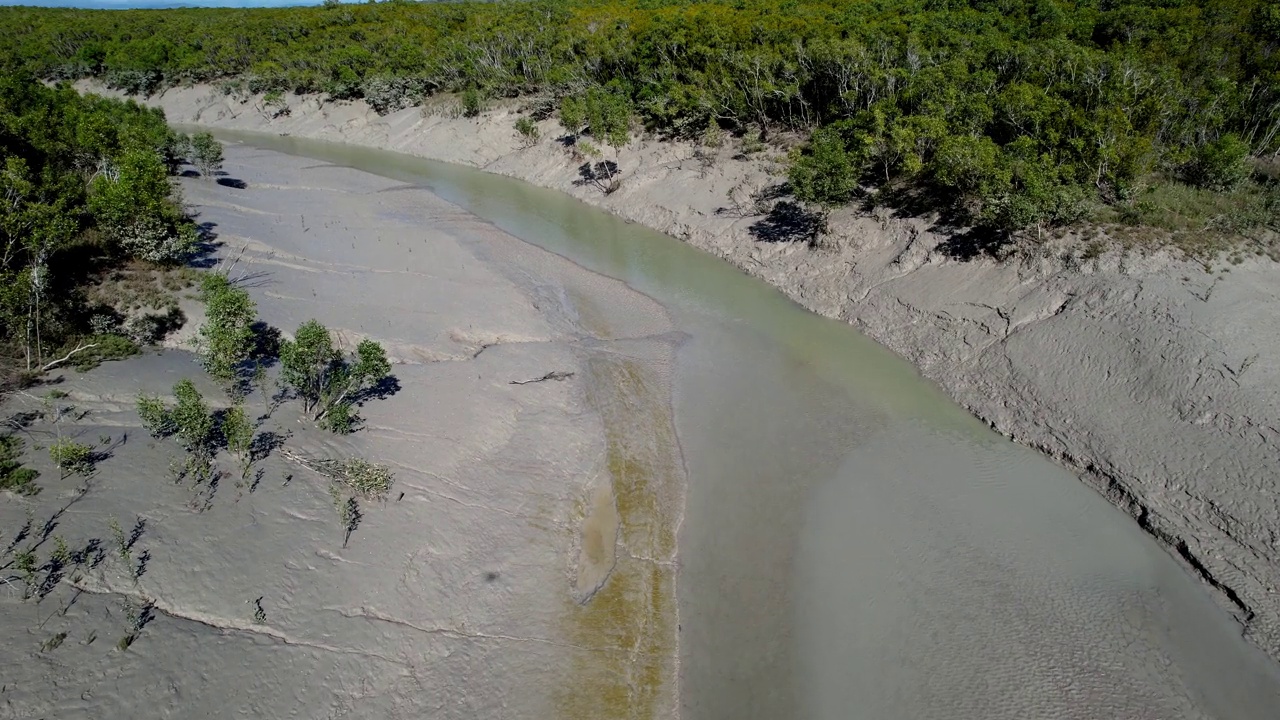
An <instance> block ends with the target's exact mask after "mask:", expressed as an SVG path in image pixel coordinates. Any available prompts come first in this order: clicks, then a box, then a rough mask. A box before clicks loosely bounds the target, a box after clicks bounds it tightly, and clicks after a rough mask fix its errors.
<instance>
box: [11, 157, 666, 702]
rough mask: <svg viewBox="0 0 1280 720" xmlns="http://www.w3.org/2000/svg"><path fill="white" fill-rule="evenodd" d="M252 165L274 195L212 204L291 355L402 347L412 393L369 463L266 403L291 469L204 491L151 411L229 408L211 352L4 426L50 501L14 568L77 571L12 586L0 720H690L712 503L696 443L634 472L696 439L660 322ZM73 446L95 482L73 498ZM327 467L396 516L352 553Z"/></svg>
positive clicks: (176, 355) (80, 393)
mask: <svg viewBox="0 0 1280 720" xmlns="http://www.w3.org/2000/svg"><path fill="white" fill-rule="evenodd" d="M226 165H227V170H228V171H229V172H231V173H233V176H234V177H236V178H247V179H248V180H249V181H250V182H252V184H253V191H252V192H238V191H236V190H235V189H233V188H229V187H226V186H224V185H219V184H217V183H213V182H207V181H205V180H201V179H190V180H184V190H185V195H186V198H187V200H188V201H190V202H192V203H193V204H194V205H195V206H197V207H198V208H199V213H200V214H199V221H200V222H201V223H202V225H203V227H204V229H205V230H206V232H208V233H209V234H210V235H216V243H217V244H218V247H217V249H216V253H217V255H216V257H215V258H213V259H220V260H230V259H232V258H234V259H235V263H234V267H233V270H232V272H231V276H232V278H233V279H234V280H235V281H236V282H238V283H239V284H240V285H241V286H242V287H245V288H246V289H247V290H248V291H249V293H250V295H251V296H252V297H253V299H254V300H255V301H256V303H257V305H258V315H259V317H261V319H262V320H264V321H265V322H267V323H268V324H269V325H272V326H274V327H277V328H281V329H283V330H284V331H285V332H286V333H287V332H291V331H292V330H293V328H296V327H297V326H298V324H299V323H301V322H303V321H305V320H307V319H309V318H317V319H319V320H321V321H322V322H323V323H325V324H326V325H327V326H328V327H329V328H330V329H331V330H332V331H333V332H334V333H335V334H336V335H337V336H338V338H339V339H340V340H341V341H343V342H344V343H345V344H348V345H350V344H351V343H353V342H355V341H357V340H358V339H360V338H365V337H370V338H374V339H376V340H378V341H379V342H381V343H382V344H383V345H384V346H385V347H386V348H387V350H388V354H389V356H390V357H391V360H392V374H393V375H394V377H395V379H396V383H395V384H394V386H393V387H392V388H391V390H390V391H389V393H390V394H389V396H388V397H383V398H379V399H374V400H370V401H369V402H367V403H365V404H363V406H362V407H361V409H360V410H359V412H360V414H361V415H362V416H363V419H364V425H363V428H362V429H361V430H360V431H359V432H357V433H354V434H351V435H345V436H340V435H334V434H332V433H329V432H327V431H324V430H320V429H317V428H316V427H315V426H314V423H312V422H310V421H309V420H308V419H306V418H304V417H303V416H302V414H301V412H300V409H299V407H298V406H297V402H296V401H282V402H273V401H272V400H271V399H270V396H269V393H268V390H267V389H263V390H262V391H261V392H259V391H257V390H255V391H254V392H253V393H252V394H251V395H250V396H249V397H248V399H247V400H246V407H247V409H248V411H249V412H250V414H251V416H253V417H258V416H259V415H261V417H260V421H261V426H260V427H259V428H258V437H259V438H262V437H264V436H265V435H267V434H269V435H270V436H271V437H272V438H273V439H274V441H278V442H279V443H281V444H282V447H280V448H277V449H275V450H273V451H270V452H269V453H268V454H267V455H266V457H265V458H264V459H261V460H260V461H259V462H257V463H256V470H257V471H258V473H250V474H245V475H244V476H242V475H241V473H240V471H239V469H238V468H236V465H235V463H234V461H232V460H231V459H230V458H228V457H227V456H226V455H225V453H223V454H220V455H219V458H218V467H219V468H221V469H222V470H224V471H232V469H233V468H235V470H234V471H232V472H230V474H228V475H226V476H224V477H222V478H221V479H220V480H219V479H215V480H210V481H207V482H204V483H202V484H193V483H192V482H191V481H190V480H186V481H182V482H175V480H174V478H173V474H172V472H171V471H170V470H169V468H170V467H171V465H170V463H171V462H172V461H174V460H177V459H179V458H180V457H181V452H180V450H179V448H178V445H177V443H176V442H174V441H173V440H171V439H163V440H157V439H153V438H151V437H149V436H148V434H147V433H146V432H145V431H144V430H143V429H142V427H141V424H140V421H139V418H138V415H137V412H136V410H135V398H136V397H137V394H138V393H139V392H144V393H155V394H159V395H161V396H167V395H169V393H170V388H171V387H172V386H173V384H174V383H175V382H176V381H177V380H179V379H180V378H183V377H190V378H194V379H195V381H196V382H197V383H198V384H199V385H200V388H201V390H202V391H203V392H204V395H205V397H206V398H207V399H208V400H209V402H210V404H211V405H212V406H213V407H214V408H218V407H225V406H226V405H227V403H228V399H227V397H226V394H225V393H224V392H223V389H222V388H220V387H218V386H217V385H216V384H215V383H214V382H213V381H212V380H211V379H209V378H208V377H207V376H205V375H204V373H203V372H202V371H201V369H200V367H199V366H198V365H197V364H196V363H195V362H194V358H193V356H192V354H191V353H190V352H187V351H184V350H179V349H165V350H162V351H159V352H148V353H146V354H144V355H142V356H139V357H136V358H131V359H129V360H127V361H122V362H113V363H108V364H106V365H103V366H102V367H99V368H97V369H95V370H93V371H91V372H88V373H83V374H82V373H75V372H67V373H65V374H64V375H63V376H62V377H61V378H59V379H58V383H57V385H56V388H57V389H58V390H60V391H61V393H62V394H61V395H57V396H52V397H51V396H47V395H46V396H44V397H43V398H42V397H39V396H36V395H34V394H25V393H19V394H15V395H12V396H10V397H7V398H6V399H5V403H4V407H3V416H4V417H5V418H8V419H11V420H12V419H13V418H25V420H22V421H21V423H23V424H24V426H23V428H22V436H23V438H24V439H25V440H26V444H27V449H28V453H27V458H26V460H27V462H29V463H30V464H31V465H32V466H33V467H35V468H36V469H38V470H40V472H41V476H40V478H39V483H40V485H41V486H42V491H41V492H40V493H39V494H38V495H35V496H33V497H17V496H12V495H9V494H7V493H6V494H5V496H4V497H3V498H0V529H2V531H3V534H2V536H0V543H3V544H0V548H5V547H6V546H7V548H8V549H7V550H5V552H6V554H10V553H11V552H12V551H13V550H14V549H15V548H17V549H24V550H25V549H28V548H30V549H31V550H32V552H34V553H36V554H37V555H38V557H39V558H40V560H39V562H40V563H44V561H45V558H50V557H57V552H58V551H57V550H55V548H58V547H64V548H66V549H67V552H69V553H72V554H71V555H69V556H68V557H74V558H77V559H76V560H75V561H74V563H72V562H70V561H67V563H66V564H67V567H66V568H65V570H58V571H57V574H56V577H55V576H54V572H55V571H53V570H51V571H50V577H51V579H50V580H48V581H47V582H44V583H42V584H41V586H40V587H37V588H33V587H30V586H29V585H28V586H25V587H24V586H23V583H22V582H20V580H19V576H18V575H16V574H13V571H12V566H13V563H12V562H9V563H8V564H7V565H5V567H7V568H9V570H8V571H7V572H6V573H5V575H3V576H0V577H3V578H5V585H0V638H3V641H2V642H0V645H2V646H3V652H0V666H3V667H4V668H5V673H4V675H5V678H4V688H3V689H2V690H0V705H2V706H3V707H4V708H5V710H0V716H2V717H64V718H78V717H137V718H162V717H193V716H200V717H211V718H234V717H246V716H248V717H263V718H266V717H293V716H299V715H301V716H305V717H316V718H320V717H370V718H373V717H378V718H419V717H433V718H475V717H485V718H512V719H515V718H529V719H534V718H548V717H560V718H586V717H601V714H600V713H601V712H603V711H602V710H601V708H602V707H607V708H610V709H611V710H610V711H609V712H607V713H605V714H607V715H608V716H610V717H624V716H628V715H626V713H622V712H615V711H616V709H617V708H634V709H635V712H637V713H639V715H638V716H643V717H674V716H675V715H676V703H677V683H678V679H677V671H678V651H679V648H678V638H677V624H678V618H677V609H676V606H675V600H674V598H675V562H674V559H675V558H674V553H675V548H674V543H673V542H672V538H673V537H674V536H675V533H676V531H677V529H678V528H679V524H680V517H681V512H682V508H683V497H682V493H683V488H684V478H683V475H682V471H681V466H680V461H679V455H678V447H676V446H675V444H674V442H671V443H668V444H667V445H664V446H654V444H653V443H651V442H647V443H646V444H645V445H644V446H643V447H638V446H637V445H636V443H635V442H634V441H633V440H630V438H645V439H648V438H652V437H658V436H662V437H668V438H670V437H672V436H673V433H674V431H673V429H672V420H671V405H670V398H671V390H670V384H669V381H668V375H669V370H668V368H669V365H670V362H671V360H670V358H671V357H672V355H673V352H674V347H675V343H676V339H675V338H673V337H672V335H671V333H670V330H671V325H670V320H669V318H668V316H667V314H666V312H665V311H664V310H663V308H662V307H661V306H660V305H658V304H657V303H656V302H654V301H652V300H651V299H649V298H647V297H645V296H643V295H641V294H640V293H637V292H634V291H632V290H630V289H628V288H627V287H626V286H625V285H623V284H622V283H620V282H617V281H614V280H610V279H608V278H604V277H601V276H598V275H596V274H593V273H591V272H588V271H586V270H584V269H582V268H580V267H578V266H576V265H574V264H572V263H570V262H568V261H566V260H565V259H563V258H561V257H559V256H556V255H553V254H551V253H548V252H545V251H543V250H539V249H538V248H535V247H533V246H531V245H528V244H527V243H524V242H521V241H519V240H517V239H516V238H514V237H512V236H510V235H507V234H506V233H503V232H501V231H500V230H498V229H497V228H495V227H493V226H492V225H490V224H488V223H485V222H483V221H480V220H479V219H477V218H476V217H474V216H472V215H470V214H468V213H465V212H463V211H462V210H460V209H459V208H457V207H456V206H454V205H451V204H450V203H447V202H445V201H443V200H441V199H440V198H438V197H436V196H434V195H432V194H431V193H430V192H428V191H426V190H424V189H421V188H417V187H412V186H405V185H403V184H401V183H397V182H396V181H393V180H388V179H386V178H381V177H376V176H373V175H369V174H367V173H362V172H358V171H355V170H352V169H350V168H341V167H334V166H332V165H326V164H323V163H315V162H314V161H311V160H308V159H305V158H297V157H291V156H286V155H281V154H279V153H271V152H265V151H257V150H254V149H251V148H244V147H236V148H228V150H227V163H226ZM189 302H190V301H189ZM191 305H194V306H197V307H198V303H194V302H191ZM197 307H191V308H189V309H191V310H195V309H197ZM189 314H190V313H189ZM199 322H200V320H199V318H198V317H195V318H193V319H192V320H191V322H190V324H189V325H196V324H198V323H199ZM620 353H625V356H626V359H627V362H626V363H622V362H621V361H620V360H618V356H619V354H620ZM619 375H625V377H626V378H628V379H629V380H630V382H629V383H627V384H624V383H620V382H619V381H618V377H617V376H619ZM267 387H269V384H268V385H267ZM34 392H36V391H33V393H34ZM40 392H42V393H43V392H44V390H41V391H40ZM55 404H56V405H59V406H65V407H69V408H72V409H71V410H68V411H67V412H66V413H63V415H62V418H63V419H62V420H61V421H60V422H58V423H53V422H50V417H51V415H50V413H49V412H48V410H47V407H46V406H51V405H55ZM636 407H643V408H645V410H646V412H645V413H644V414H643V415H637V414H635V413H634V412H632V413H627V412H623V411H622V409H624V408H636ZM24 413H27V414H26V415H24ZM32 413H34V414H32ZM664 433H665V435H664ZM58 437H73V438H76V439H78V440H81V441H83V442H88V443H91V444H94V445H95V447H97V448H99V451H100V455H101V457H100V458H99V462H98V463H97V467H96V470H95V471H94V472H93V473H92V474H90V475H88V476H86V477H84V478H81V477H75V476H71V477H61V475H62V474H60V473H59V472H58V470H57V469H56V468H53V467H52V466H51V464H50V461H49V454H48V451H47V446H48V445H49V443H51V442H52V441H53V439H55V438H58ZM299 456H301V457H305V458H329V459H333V458H346V457H361V458H366V459H369V460H370V461H372V462H377V463H381V464H385V465H387V466H389V467H390V468H391V470H392V471H393V472H394V474H395V479H394V484H393V485H392V487H391V492H390V494H389V495H388V497H387V498H386V499H385V500H383V501H376V500H374V501H370V500H361V502H360V505H359V510H358V512H357V515H356V519H355V520H354V523H352V522H351V521H350V520H349V519H348V516H347V515H344V514H341V513H342V508H341V507H335V504H336V503H339V501H338V499H336V498H335V497H333V496H331V494H330V491H329V490H330V488H329V486H328V483H327V482H326V479H325V478H324V477H323V476H321V475H320V474H318V473H316V472H313V471H312V470H311V469H309V468H307V467H305V466H301V465H299V464H298V463H296V462H293V461H291V460H290V458H291V457H299ZM24 515H25V519H24ZM344 525H345V526H344ZM117 528H118V529H117ZM344 531H345V532H344ZM118 533H122V534H118ZM113 536H114V537H113ZM50 562H52V560H51V561H50ZM583 588H586V591H582V589H583ZM23 595H26V596H27V597H25V599H24V598H23ZM126 637H131V638H132V639H131V640H129V641H126V640H125V638H126Z"/></svg>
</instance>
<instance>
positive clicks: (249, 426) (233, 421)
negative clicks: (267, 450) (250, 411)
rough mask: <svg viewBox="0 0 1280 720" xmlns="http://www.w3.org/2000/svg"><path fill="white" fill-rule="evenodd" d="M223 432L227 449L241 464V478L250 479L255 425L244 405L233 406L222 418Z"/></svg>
mask: <svg viewBox="0 0 1280 720" xmlns="http://www.w3.org/2000/svg"><path fill="white" fill-rule="evenodd" d="M221 430H222V437H223V439H225V440H226V441H227V449H228V450H230V451H231V454H232V455H235V457H236V460H237V461H238V462H239V463H240V477H241V478H246V477H248V476H249V468H250V467H251V466H252V465H253V454H252V452H251V449H252V446H253V423H251V422H249V416H248V415H247V414H245V411H244V404H243V403H236V404H235V405H232V406H231V407H230V408H229V409H228V410H227V412H226V413H225V414H224V415H223V416H222V427H221Z"/></svg>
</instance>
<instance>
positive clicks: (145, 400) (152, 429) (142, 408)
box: [137, 395, 178, 439]
mask: <svg viewBox="0 0 1280 720" xmlns="http://www.w3.org/2000/svg"><path fill="white" fill-rule="evenodd" d="M137 408H138V418H139V419H140V420H142V427H144V428H146V430H147V432H148V433H150V434H151V437H153V438H156V439H160V438H166V437H169V436H170V435H172V434H174V433H175V432H177V430H178V426H177V424H176V423H174V421H173V416H172V414H171V412H170V410H169V408H167V407H165V405H164V402H163V401H161V400H160V398H158V397H156V396H154V395H139V396H138V400H137Z"/></svg>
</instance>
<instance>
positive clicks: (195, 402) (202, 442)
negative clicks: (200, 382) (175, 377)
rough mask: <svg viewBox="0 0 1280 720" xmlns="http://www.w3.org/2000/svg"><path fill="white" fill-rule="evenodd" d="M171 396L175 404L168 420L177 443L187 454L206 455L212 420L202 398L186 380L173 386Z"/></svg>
mask: <svg viewBox="0 0 1280 720" xmlns="http://www.w3.org/2000/svg"><path fill="white" fill-rule="evenodd" d="M173 395H174V398H176V400H177V403H176V404H175V405H174V407H173V409H172V410H170V411H169V418H170V420H171V421H172V423H173V428H174V433H175V434H176V435H177V436H178V441H179V442H181V443H182V446H183V447H184V448H186V450H187V452H189V453H193V454H202V453H207V452H208V451H209V448H210V445H211V443H212V440H213V430H214V420H213V415H212V414H210V412H209V407H208V406H207V405H205V402H204V397H203V396H202V395H201V394H200V391H199V390H197V389H196V386H195V383H193V382H191V381H190V380H188V379H186V378H184V379H182V380H179V381H178V383H177V384H176V385H174V386H173Z"/></svg>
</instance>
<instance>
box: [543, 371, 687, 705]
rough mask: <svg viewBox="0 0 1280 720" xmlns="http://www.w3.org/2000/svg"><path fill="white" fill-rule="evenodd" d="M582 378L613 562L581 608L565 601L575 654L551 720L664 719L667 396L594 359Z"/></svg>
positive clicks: (672, 439) (669, 628) (670, 569)
mask: <svg viewBox="0 0 1280 720" xmlns="http://www.w3.org/2000/svg"><path fill="white" fill-rule="evenodd" d="M587 370H588V373H587V374H588V376H589V377H588V383H587V387H588V399H589V401H590V402H591V404H592V405H593V406H594V408H595V409H596V410H597V412H599V414H600V417H601V418H602V420H603V423H604V432H605V438H604V440H605V453H606V457H605V466H606V468H607V470H608V474H609V485H608V487H609V489H610V490H611V491H612V492H611V493H610V495H611V496H612V498H611V499H612V503H613V507H614V508H615V511H616V513H617V544H618V546H619V552H618V553H617V557H616V561H615V563H614V567H613V571H612V572H611V573H610V574H609V575H608V576H607V578H606V579H605V580H604V584H603V585H602V586H600V587H599V589H598V590H597V591H596V592H595V594H594V595H592V596H591V597H590V598H589V599H588V600H587V601H586V602H585V603H582V604H579V603H577V602H574V601H573V600H572V599H570V598H566V602H565V624H566V632H567V634H568V635H569V638H570V639H571V641H572V642H573V643H574V644H575V645H577V646H578V647H580V648H583V649H582V650H579V651H577V654H576V655H575V656H574V660H573V667H572V673H571V674H570V675H569V677H567V678H566V682H565V683H564V685H563V687H561V688H560V689H559V692H558V693H557V695H556V703H557V705H558V710H559V717H561V718H565V719H566V720H588V719H589V720H615V719H622V718H626V719H629V720H649V719H651V718H660V717H668V716H670V715H672V714H673V713H674V709H675V706H676V697H675V691H676V677H675V669H676V655H677V644H676V642H677V641H676V609H675V570H674V563H673V562H671V561H672V560H673V559H674V553H675V537H676V524H677V523H678V521H679V502H680V500H681V487H682V483H683V468H682V465H681V463H680V459H679V448H678V445H677V443H676V436H675V426H674V422H673V419H672V417H671V410H670V405H669V403H668V400H667V398H668V397H669V392H668V391H667V390H666V388H665V386H664V383H663V381H662V380H661V379H660V378H658V377H656V376H655V374H654V373H652V371H649V370H646V369H645V367H644V366H643V365H642V364H640V363H638V362H636V361H634V360H629V359H625V358H616V357H596V358H592V359H590V360H589V361H588V363H587ZM589 518H590V514H588V520H589ZM585 525H586V521H584V534H583V539H582V541H583V551H584V553H585V552H587V548H586V544H587V542H588V538H587V532H586V531H587V528H586V527H585ZM601 540H602V542H607V539H606V538H601ZM602 551H603V550H602Z"/></svg>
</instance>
